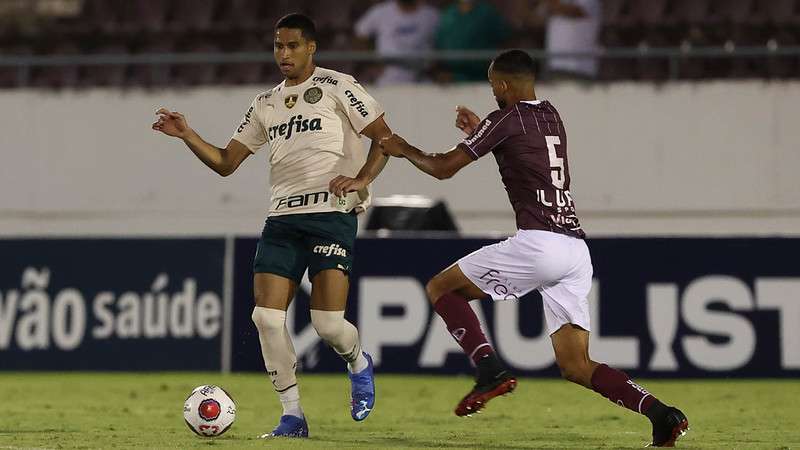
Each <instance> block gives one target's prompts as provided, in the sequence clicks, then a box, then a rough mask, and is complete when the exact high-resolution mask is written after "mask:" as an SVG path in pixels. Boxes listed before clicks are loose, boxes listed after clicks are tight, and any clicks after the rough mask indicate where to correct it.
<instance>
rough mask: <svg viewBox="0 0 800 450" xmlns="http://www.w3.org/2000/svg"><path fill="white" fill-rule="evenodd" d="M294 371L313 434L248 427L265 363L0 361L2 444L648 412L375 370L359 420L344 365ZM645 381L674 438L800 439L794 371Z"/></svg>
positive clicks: (705, 441)
mask: <svg viewBox="0 0 800 450" xmlns="http://www.w3.org/2000/svg"><path fill="white" fill-rule="evenodd" d="M300 382H301V395H302V399H303V405H304V407H305V411H306V414H307V416H308V419H309V425H310V427H311V439H309V440H304V441H302V442H296V441H293V442H291V443H289V442H287V441H286V440H283V439H282V440H275V441H270V442H265V441H263V440H258V439H255V437H256V436H257V435H259V434H261V433H264V432H267V431H269V430H270V429H271V428H272V426H273V425H275V424H276V423H277V420H278V416H279V414H280V406H279V403H278V400H277V398H276V397H275V395H274V394H273V393H272V392H270V388H269V380H268V379H267V378H266V376H265V375H257V374H242V375H238V374H237V375H229V376H221V375H219V374H214V373H148V374H139V373H136V374H133V373H119V374H108V373H101V374H97V373H3V372H0V393H2V399H3V408H2V410H3V412H2V414H0V449H16V448H26V449H30V448H36V449H56V448H139V449H141V448H148V449H149V448H176V449H178V448H179V449H185V448H200V449H223V448H231V449H233V448H236V449H239V448H265V447H266V448H289V447H290V446H291V448H297V449H306V448H315V449H316V448H338V449H350V448H370V449H374V448H397V449H412V448H445V449H458V448H513V449H523V448H524V449H528V448H559V449H563V448H570V449H572V448H641V447H642V446H643V444H645V443H646V442H647V438H648V433H649V423H648V422H647V419H645V418H644V417H641V416H638V415H636V414H633V413H631V412H630V411H627V410H624V409H622V408H619V407H615V406H614V405H612V404H610V403H609V402H608V401H607V400H605V399H604V398H602V397H600V396H599V395H597V394H594V393H592V392H588V391H586V390H584V389H582V388H580V387H578V386H575V385H572V384H570V383H567V382H565V381H561V380H555V379H532V378H528V379H522V380H520V385H519V388H518V389H517V392H516V393H515V394H513V395H511V396H508V397H503V398H500V399H497V400H494V401H492V403H490V404H489V405H488V406H487V408H486V410H485V412H484V413H483V414H480V415H476V416H475V417H472V418H458V417H456V416H455V415H453V412H452V409H453V407H454V406H455V404H456V402H457V401H458V400H459V399H460V396H461V395H462V394H464V393H465V392H466V391H467V389H468V388H469V386H470V380H469V379H468V378H466V377H452V376H450V377H448V376H439V377H428V376H400V375H379V377H378V403H377V407H376V409H375V411H374V412H373V413H372V415H370V417H369V419H367V420H366V421H365V422H363V423H356V422H353V420H352V419H350V414H349V412H348V409H347V408H348V382H347V377H346V376H345V374H344V373H342V374H341V375H301V376H300ZM206 383H214V384H219V385H221V386H224V387H225V388H226V389H227V390H228V391H229V392H230V393H231V394H232V395H233V397H234V399H235V400H236V402H237V404H238V413H237V419H236V423H235V424H234V425H233V428H232V429H231V430H230V431H229V432H228V433H227V434H225V435H224V436H222V437H220V438H217V439H213V440H210V439H203V438H200V437H197V436H195V435H194V434H192V433H191V431H189V429H188V428H187V427H186V425H185V424H184V423H183V417H182V406H183V400H184V399H185V397H186V396H187V395H188V394H189V392H190V391H191V389H192V388H193V387H195V386H197V385H200V384H206ZM643 383H644V385H645V386H647V387H648V388H650V389H651V390H652V391H653V392H654V393H655V394H656V395H658V396H659V397H661V398H663V399H665V400H667V401H675V402H677V404H678V405H679V406H680V407H681V409H683V411H684V412H686V414H687V415H688V416H689V419H690V422H691V426H692V430H691V431H690V432H689V434H688V435H687V436H686V437H684V438H683V439H681V440H680V441H679V442H678V446H679V447H683V448H725V449H732V448H740V449H751V448H770V449H776V448H778V449H788V448H800V426H798V424H800V408H798V401H800V382H798V381H797V380H746V381H733V380H715V381H710V380H708V381H698V380H691V381H686V380H682V381H677V380H676V381H648V380H643Z"/></svg>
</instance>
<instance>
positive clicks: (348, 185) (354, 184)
mask: <svg viewBox="0 0 800 450" xmlns="http://www.w3.org/2000/svg"><path fill="white" fill-rule="evenodd" d="M368 184H369V181H367V180H364V179H361V178H350V177H346V176H344V175H339V176H338V177H336V178H334V179H332V180H331V182H330V183H329V184H328V191H329V192H330V193H331V194H333V195H335V196H337V197H339V198H341V197H344V196H345V195H347V193H348V192H354V191H360V190H361V189H364V188H365V187H367V185H368Z"/></svg>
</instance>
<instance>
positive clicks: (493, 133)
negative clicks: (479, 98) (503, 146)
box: [461, 110, 518, 159]
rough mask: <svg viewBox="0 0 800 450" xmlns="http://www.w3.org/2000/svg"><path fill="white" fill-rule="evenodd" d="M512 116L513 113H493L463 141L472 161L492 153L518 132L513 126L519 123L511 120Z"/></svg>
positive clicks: (498, 111)
mask: <svg viewBox="0 0 800 450" xmlns="http://www.w3.org/2000/svg"><path fill="white" fill-rule="evenodd" d="M510 115H511V113H510V112H507V111H502V110H495V111H493V112H492V113H490V114H489V115H488V116H486V118H485V119H483V120H482V121H481V122H480V123H479V124H478V126H477V127H476V128H475V131H473V132H472V134H470V135H469V136H467V137H466V138H465V139H464V140H463V141H461V144H462V145H463V146H464V147H466V151H467V154H469V156H470V157H471V158H472V159H478V158H480V157H481V156H483V155H485V154H487V153H489V152H491V151H492V150H494V148H495V147H497V146H498V145H499V144H500V143H501V142H503V141H504V140H506V139H507V138H508V137H509V136H511V135H512V134H514V133H515V132H516V130H515V129H513V128H514V127H513V124H514V123H518V122H517V121H514V120H509V116H510ZM515 117H516V116H515Z"/></svg>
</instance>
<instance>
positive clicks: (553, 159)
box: [544, 136, 565, 189]
mask: <svg viewBox="0 0 800 450" xmlns="http://www.w3.org/2000/svg"><path fill="white" fill-rule="evenodd" d="M544 139H545V141H547V152H548V154H549V155H550V178H551V179H552V180H553V186H555V187H556V188H558V189H564V178H565V177H564V158H559V157H558V154H556V145H561V138H560V137H558V136H545V137H544Z"/></svg>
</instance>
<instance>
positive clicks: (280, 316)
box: [250, 306, 286, 334]
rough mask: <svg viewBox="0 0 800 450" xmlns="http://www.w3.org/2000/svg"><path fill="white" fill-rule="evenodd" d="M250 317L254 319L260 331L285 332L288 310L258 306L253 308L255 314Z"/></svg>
mask: <svg viewBox="0 0 800 450" xmlns="http://www.w3.org/2000/svg"><path fill="white" fill-rule="evenodd" d="M250 318H251V319H252V320H253V323H254V324H255V325H256V328H257V329H258V331H259V333H265V334H270V333H274V332H280V333H283V328H284V324H285V323H286V312H285V311H280V310H277V309H271V308H263V307H261V306H256V307H255V308H253V314H252V315H251V316H250Z"/></svg>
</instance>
